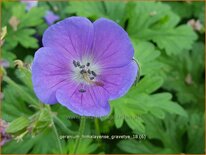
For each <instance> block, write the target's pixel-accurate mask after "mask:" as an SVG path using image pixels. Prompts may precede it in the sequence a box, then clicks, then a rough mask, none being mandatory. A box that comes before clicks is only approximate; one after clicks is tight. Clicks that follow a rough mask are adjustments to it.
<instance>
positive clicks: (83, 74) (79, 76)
mask: <svg viewBox="0 0 206 155" xmlns="http://www.w3.org/2000/svg"><path fill="white" fill-rule="evenodd" d="M72 63H73V64H72V70H73V74H72V79H73V80H74V81H76V82H77V83H79V84H87V85H91V84H95V82H96V81H97V80H98V79H97V77H98V75H99V74H100V67H99V65H98V64H95V63H94V62H93V61H92V59H91V58H84V59H82V60H81V61H79V60H73V62H72ZM83 91H84V90H82V92H83Z"/></svg>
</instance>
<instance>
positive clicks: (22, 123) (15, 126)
mask: <svg viewBox="0 0 206 155" xmlns="http://www.w3.org/2000/svg"><path fill="white" fill-rule="evenodd" d="M28 125H29V119H28V118H27V117H24V116H22V117H19V118H17V119H15V120H14V121H12V122H11V123H10V124H9V127H8V128H7V129H6V132H7V133H16V132H18V131H20V130H22V129H24V128H26V127H28Z"/></svg>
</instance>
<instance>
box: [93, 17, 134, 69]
mask: <svg viewBox="0 0 206 155" xmlns="http://www.w3.org/2000/svg"><path fill="white" fill-rule="evenodd" d="M92 52H93V53H94V55H95V60H96V61H97V62H98V63H100V64H101V65H102V66H103V68H104V67H120V66H124V65H126V64H128V63H129V62H130V61H131V60H132V57H133V55H134V49H133V46H132V44H131V41H130V39H129V36H128V34H127V32H126V31H125V30H124V29H123V28H122V27H121V26H119V25H118V24H116V23H115V22H113V21H111V20H108V19H105V18H101V19H98V20H97V21H95V22H94V46H93V50H92Z"/></svg>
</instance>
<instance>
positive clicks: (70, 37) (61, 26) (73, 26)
mask: <svg viewBox="0 0 206 155" xmlns="http://www.w3.org/2000/svg"><path fill="white" fill-rule="evenodd" d="M93 34H94V30H93V24H92V23H91V22H90V21H89V20H88V19H87V18H84V17H70V18H67V19H65V20H63V21H60V22H57V23H56V24H54V25H52V26H50V27H49V28H48V29H47V30H46V31H45V33H44V35H43V41H42V42H43V45H44V46H45V47H62V48H64V49H65V50H66V51H68V53H70V56H71V57H73V58H74V59H81V58H82V56H84V55H88V53H89V52H90V51H91V46H92V43H93Z"/></svg>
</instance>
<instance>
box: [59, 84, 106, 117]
mask: <svg viewBox="0 0 206 155" xmlns="http://www.w3.org/2000/svg"><path fill="white" fill-rule="evenodd" d="M80 89H84V90H85V92H80V91H79V90H80ZM108 95H109V94H108V93H107V92H106V91H105V90H104V89H102V88H101V87H99V86H86V85H85V86H81V85H77V84H75V83H70V84H67V85H65V86H63V87H61V88H60V89H58V90H57V93H56V97H57V100H58V102H59V103H60V104H62V105H64V106H65V107H67V108H68V109H70V110H71V111H73V112H75V113H77V114H79V115H81V116H95V117H101V116H105V115H107V114H108V113H109V112H110V106H109V103H108V98H109V96H108Z"/></svg>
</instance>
